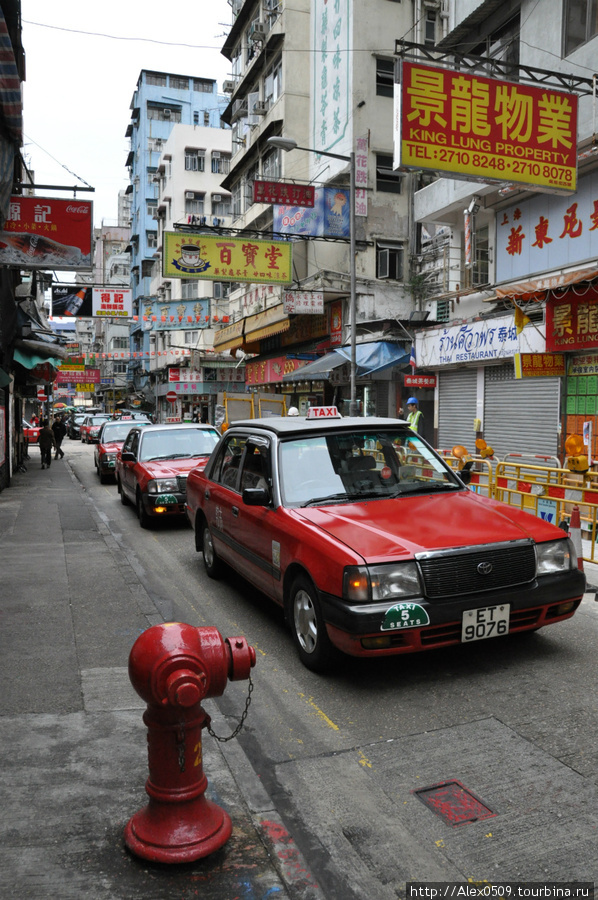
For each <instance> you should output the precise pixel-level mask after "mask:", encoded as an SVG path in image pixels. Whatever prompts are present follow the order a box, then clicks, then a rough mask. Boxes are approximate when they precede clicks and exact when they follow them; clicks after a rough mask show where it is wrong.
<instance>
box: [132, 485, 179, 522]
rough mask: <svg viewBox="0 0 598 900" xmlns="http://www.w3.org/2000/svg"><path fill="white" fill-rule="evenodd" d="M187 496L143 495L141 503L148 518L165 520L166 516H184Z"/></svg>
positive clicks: (174, 494)
mask: <svg viewBox="0 0 598 900" xmlns="http://www.w3.org/2000/svg"><path fill="white" fill-rule="evenodd" d="M185 500H186V495H185V494H182V493H180V492H178V491H177V492H175V493H172V494H142V495H141V501H142V503H143V507H144V509H145V511H146V513H147V514H148V516H155V517H156V518H163V517H164V516H184V515H186V513H187V511H186V509H185Z"/></svg>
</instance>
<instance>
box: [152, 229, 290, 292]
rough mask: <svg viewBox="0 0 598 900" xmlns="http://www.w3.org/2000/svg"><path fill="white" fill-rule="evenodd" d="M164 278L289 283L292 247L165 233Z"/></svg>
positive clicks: (259, 241)
mask: <svg viewBox="0 0 598 900" xmlns="http://www.w3.org/2000/svg"><path fill="white" fill-rule="evenodd" d="M162 259H163V273H162V274H163V275H164V276H165V277H167V278H173V277H174V278H197V279H209V280H212V279H213V280H214V281H248V282H258V283H264V284H268V283H275V284H290V283H291V281H292V280H293V275H292V261H291V244H290V243H289V242H288V241H264V240H253V239H252V238H249V237H246V236H242V237H232V236H228V235H226V236H221V237H220V236H218V237H213V236H212V235H205V234H184V233H182V232H177V231H175V232H171V231H166V232H164V247H163V253H162Z"/></svg>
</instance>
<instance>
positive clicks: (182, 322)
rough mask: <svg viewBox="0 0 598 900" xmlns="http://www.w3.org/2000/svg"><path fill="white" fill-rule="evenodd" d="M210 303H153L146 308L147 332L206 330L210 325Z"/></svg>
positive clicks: (188, 301)
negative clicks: (170, 329)
mask: <svg viewBox="0 0 598 900" xmlns="http://www.w3.org/2000/svg"><path fill="white" fill-rule="evenodd" d="M209 303H210V301H209V300H208V299H207V298H205V299H201V300H197V299H196V300H173V301H171V302H168V301H165V302H163V303H161V302H160V301H155V302H154V303H153V304H152V307H151V309H150V308H147V309H146V312H147V313H149V315H146V318H147V320H148V328H147V330H148V331H163V330H165V329H167V328H177V329H178V328H193V329H195V328H208V327H209V325H210V315H209V312H210V307H209Z"/></svg>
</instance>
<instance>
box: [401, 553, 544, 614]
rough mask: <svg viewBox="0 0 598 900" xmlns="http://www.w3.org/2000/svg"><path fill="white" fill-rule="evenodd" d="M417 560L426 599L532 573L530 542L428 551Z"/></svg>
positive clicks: (510, 583) (503, 584) (501, 584)
mask: <svg viewBox="0 0 598 900" xmlns="http://www.w3.org/2000/svg"><path fill="white" fill-rule="evenodd" d="M418 563H419V566H420V570H421V573H422V576H423V580H424V594H425V596H426V597H427V598H428V599H429V600H444V599H449V598H451V597H457V596H461V595H462V594H477V593H484V592H485V591H496V590H501V589H502V588H510V587H515V586H516V585H519V584H527V583H529V582H530V581H533V580H534V578H535V575H536V554H535V551H534V546H533V544H532V543H522V544H514V545H501V546H499V547H487V548H486V549H483V548H482V549H476V550H475V551H471V552H468V551H464V552H463V553H459V552H454V551H452V552H450V553H446V554H442V553H438V554H430V555H429V556H427V555H426V556H424V557H422V558H418Z"/></svg>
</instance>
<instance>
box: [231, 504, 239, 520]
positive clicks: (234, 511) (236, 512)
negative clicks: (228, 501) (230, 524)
mask: <svg viewBox="0 0 598 900" xmlns="http://www.w3.org/2000/svg"><path fill="white" fill-rule="evenodd" d="M231 512H232V514H233V516H234V517H235V519H237V518H238V517H239V507H238V506H232V507H231Z"/></svg>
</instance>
